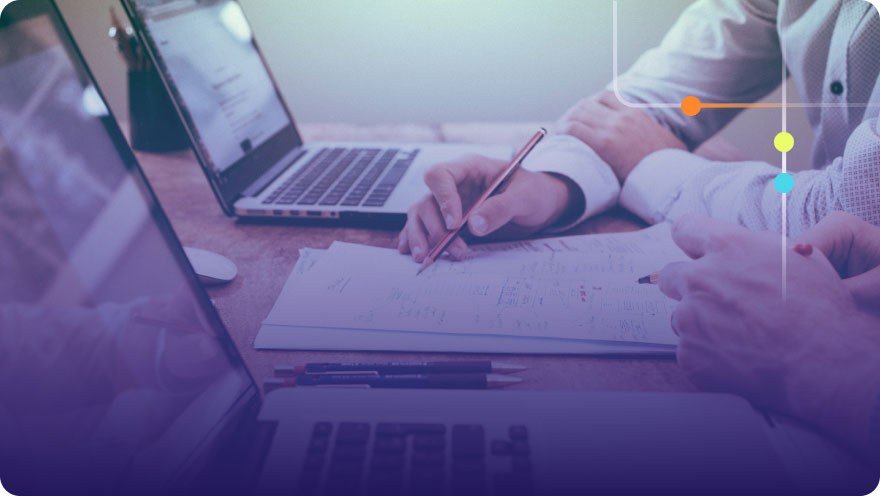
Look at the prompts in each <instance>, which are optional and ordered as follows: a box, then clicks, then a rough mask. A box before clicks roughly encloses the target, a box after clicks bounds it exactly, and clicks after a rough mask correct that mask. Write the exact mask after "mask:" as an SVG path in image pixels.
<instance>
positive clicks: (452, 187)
mask: <svg viewBox="0 0 880 496" xmlns="http://www.w3.org/2000/svg"><path fill="white" fill-rule="evenodd" d="M425 184H426V185H427V186H428V189H430V190H431V194H433V195H434V199H435V200H436V201H437V205H438V206H439V208H440V212H441V216H442V218H443V224H444V225H445V226H446V228H447V229H453V228H455V227H456V226H457V225H458V223H459V222H460V221H461V210H462V206H461V203H462V202H461V196H460V195H459V193H458V182H457V181H456V177H455V176H454V175H453V172H452V171H451V170H450V168H449V166H447V165H444V164H440V165H436V166H434V167H431V168H430V169H428V172H426V173H425Z"/></svg>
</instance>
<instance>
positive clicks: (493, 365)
mask: <svg viewBox="0 0 880 496" xmlns="http://www.w3.org/2000/svg"><path fill="white" fill-rule="evenodd" d="M281 369H282V367H276V369H275V370H276V374H278V373H279V372H281V374H278V375H287V374H285V373H284V372H285V371H290V372H293V374H294V375H299V373H306V374H312V375H316V374H351V373H362V372H363V373H373V374H376V375H379V374H491V373H495V374H510V373H513V372H520V371H522V370H525V369H526V368H525V367H523V366H522V365H516V364H512V363H505V362H493V361H489V360H479V361H477V360H472V361H454V362H409V363H404V362H388V363H307V364H306V365H305V367H293V368H284V370H281Z"/></svg>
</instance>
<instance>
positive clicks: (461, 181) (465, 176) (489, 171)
mask: <svg viewBox="0 0 880 496" xmlns="http://www.w3.org/2000/svg"><path fill="white" fill-rule="evenodd" d="M508 165H509V163H508V162H507V161H505V160H495V159H491V158H487V157H482V156H479V155H469V156H465V157H461V158H459V159H456V160H453V161H451V162H446V163H440V164H437V165H434V166H433V167H431V168H430V169H429V170H428V171H427V172H426V173H425V183H426V184H427V185H428V188H430V190H431V193H429V194H428V195H426V196H425V198H423V199H422V200H421V201H419V202H418V203H416V204H415V205H413V206H412V207H411V208H410V209H409V212H408V214H407V222H406V225H405V226H404V228H403V231H401V233H400V239H399V242H398V249H399V250H400V252H401V253H404V254H412V256H413V258H414V259H415V261H416V262H418V263H421V262H422V261H424V259H425V257H426V256H427V254H428V251H429V250H431V248H433V247H434V246H435V245H436V244H437V243H438V242H439V241H440V240H441V239H442V238H443V236H445V235H446V233H447V232H449V230H450V229H453V228H454V227H455V226H457V225H458V223H459V222H461V219H462V216H463V215H464V212H466V211H467V209H468V208H470V207H471V205H473V203H474V202H475V201H476V200H477V199H478V198H479V197H480V195H482V194H483V192H484V191H485V190H486V188H488V187H489V185H490V184H491V183H492V182H493V181H494V180H495V179H496V178H497V177H498V175H499V174H500V173H501V172H502V171H503V170H504V169H505V168H506V167H507V166H508ZM575 194H576V193H575V191H574V188H573V187H572V186H570V185H569V184H567V183H566V181H565V180H563V179H561V178H558V177H556V176H552V175H550V174H544V173H538V172H531V171H528V170H524V169H520V170H519V171H517V172H516V174H515V175H514V176H513V179H512V180H511V181H510V184H509V186H508V187H507V189H506V190H505V191H504V192H502V193H501V194H498V195H495V196H493V197H491V198H489V199H488V200H486V201H485V202H484V203H483V205H482V206H481V207H480V208H479V209H478V210H477V211H476V212H474V214H473V215H472V216H471V218H470V222H469V223H468V228H469V231H470V233H471V234H473V235H474V236H476V237H484V236H488V235H490V234H493V233H500V234H502V235H507V236H524V235H528V234H531V233H534V232H537V231H539V230H540V229H542V228H544V227H547V226H549V225H551V224H553V223H554V222H555V221H556V220H558V219H559V218H560V217H561V216H562V214H563V213H564V212H565V211H566V209H567V208H568V207H569V205H570V203H571V198H572V197H573V196H574V195H575ZM448 251H449V254H450V255H452V257H453V258H456V259H461V258H464V257H465V256H466V255H467V245H466V244H465V241H464V240H462V239H461V237H459V238H457V239H456V240H455V241H454V242H453V243H452V244H451V245H450V246H449V249H448Z"/></svg>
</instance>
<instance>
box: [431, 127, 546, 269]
mask: <svg viewBox="0 0 880 496" xmlns="http://www.w3.org/2000/svg"><path fill="white" fill-rule="evenodd" d="M545 136H547V130H546V129H544V128H541V129H539V130H538V132H537V133H535V135H534V136H532V139H530V140H529V141H528V143H526V144H525V146H523V148H522V149H521V150H520V151H519V152H518V153H517V154H516V155H514V156H513V159H511V161H510V164H509V165H508V166H507V168H506V169H504V172H502V173H501V174H499V175H498V177H497V178H496V179H495V181H493V182H492V185H491V186H489V188H488V189H486V191H485V192H484V193H483V194H482V195H481V196H480V198H479V199H477V201H476V202H475V203H474V205H473V206H472V207H471V208H470V209H468V211H467V213H466V214H464V216H463V217H462V219H461V221H460V222H459V223H458V226H457V227H456V228H455V229H453V230H451V231H449V232H448V233H447V234H446V236H445V237H444V238H443V239H442V240H440V242H439V243H437V246H435V247H434V248H432V249H431V251H429V252H428V256H427V257H425V261H424V262H423V263H422V267H421V268H420V269H419V272H418V274H421V273H422V272H424V271H425V269H427V268H428V267H430V266H431V265H432V264H433V263H434V262H435V261H436V260H437V258H439V257H440V255H442V254H443V252H444V251H446V248H448V247H449V245H450V244H452V242H453V241H455V238H457V237H458V236H459V235H460V234H461V231H462V229H464V226H466V225H467V223H468V221H469V220H470V218H471V215H472V214H473V213H474V212H476V211H477V209H478V208H480V207H481V206H482V205H483V203H485V201H486V200H488V199H489V198H491V197H492V196H495V195H497V194H499V193H501V192H503V191H504V188H506V187H507V184H508V183H509V182H510V179H511V178H512V177H513V175H514V174H516V171H518V170H519V168H520V166H521V165H522V162H523V160H525V159H526V157H528V156H529V153H531V152H532V150H534V149H535V147H536V146H537V145H538V143H540V142H541V140H542V139H544V137H545ZM418 274H416V275H418Z"/></svg>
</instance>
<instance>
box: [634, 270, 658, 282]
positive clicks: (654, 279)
mask: <svg viewBox="0 0 880 496" xmlns="http://www.w3.org/2000/svg"><path fill="white" fill-rule="evenodd" d="M659 283H660V273H659V272H654V273H653V274H651V275H647V276H645V277H640V278H639V284H659Z"/></svg>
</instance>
